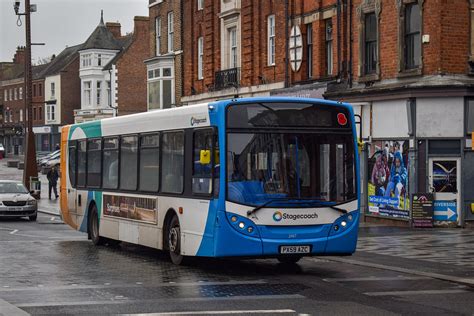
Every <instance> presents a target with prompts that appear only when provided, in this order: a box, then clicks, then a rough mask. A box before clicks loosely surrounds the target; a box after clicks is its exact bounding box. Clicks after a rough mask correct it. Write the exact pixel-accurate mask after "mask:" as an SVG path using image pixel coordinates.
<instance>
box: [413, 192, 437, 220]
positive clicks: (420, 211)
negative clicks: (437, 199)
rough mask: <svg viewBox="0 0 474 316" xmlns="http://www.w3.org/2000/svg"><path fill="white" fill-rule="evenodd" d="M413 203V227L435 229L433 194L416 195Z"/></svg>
mask: <svg viewBox="0 0 474 316" xmlns="http://www.w3.org/2000/svg"><path fill="white" fill-rule="evenodd" d="M411 201H412V205H411V214H412V215H411V216H412V224H413V227H433V215H434V212H433V193H415V194H413V195H412V199H411Z"/></svg>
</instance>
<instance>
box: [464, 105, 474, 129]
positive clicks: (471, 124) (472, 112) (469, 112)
mask: <svg viewBox="0 0 474 316" xmlns="http://www.w3.org/2000/svg"><path fill="white" fill-rule="evenodd" d="M466 118H467V122H466V128H467V130H466V134H472V133H474V99H469V100H468V102H467V109H466Z"/></svg>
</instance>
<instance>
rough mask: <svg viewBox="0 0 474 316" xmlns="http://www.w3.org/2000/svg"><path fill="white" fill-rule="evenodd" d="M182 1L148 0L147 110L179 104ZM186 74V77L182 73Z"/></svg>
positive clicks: (181, 71)
mask: <svg viewBox="0 0 474 316" xmlns="http://www.w3.org/2000/svg"><path fill="white" fill-rule="evenodd" d="M182 2H183V1H181V0H180V1H172V0H149V5H148V8H149V16H150V22H149V31H150V32H149V34H150V37H149V41H148V42H149V43H150V46H149V54H148V58H147V59H146V60H145V64H146V67H147V77H146V78H147V92H148V103H147V107H148V110H155V109H166V108H170V107H174V106H175V105H176V104H180V103H181V97H182V90H183V82H182V80H183V44H182V28H181V27H182V17H183V14H184V12H185V11H183V10H184V8H182ZM184 77H186V76H184Z"/></svg>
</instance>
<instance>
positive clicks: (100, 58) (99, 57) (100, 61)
mask: <svg viewBox="0 0 474 316" xmlns="http://www.w3.org/2000/svg"><path fill="white" fill-rule="evenodd" d="M97 66H102V55H101V54H97Z"/></svg>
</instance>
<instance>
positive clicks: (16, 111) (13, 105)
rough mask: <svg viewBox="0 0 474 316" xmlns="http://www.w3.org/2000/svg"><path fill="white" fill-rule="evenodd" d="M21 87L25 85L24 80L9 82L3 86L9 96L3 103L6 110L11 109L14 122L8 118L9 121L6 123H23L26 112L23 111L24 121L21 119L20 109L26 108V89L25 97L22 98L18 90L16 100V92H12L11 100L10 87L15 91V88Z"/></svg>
mask: <svg viewBox="0 0 474 316" xmlns="http://www.w3.org/2000/svg"><path fill="white" fill-rule="evenodd" d="M20 87H23V82H21V83H15V84H9V85H6V86H4V87H3V89H4V91H5V93H6V94H7V96H8V99H7V101H3V104H4V107H3V110H4V111H6V110H7V109H9V110H10V111H11V113H12V122H11V123H10V120H8V122H5V125H7V126H14V125H18V124H21V125H22V124H23V122H24V120H25V113H24V112H23V122H21V121H20V110H24V108H25V97H26V93H25V89H24V88H23V98H22V99H21V100H20V98H19V94H18V92H17V99H16V100H15V93H14V92H12V100H11V101H10V89H12V91H14V89H15V88H16V89H17V91H18V89H19V88H20Z"/></svg>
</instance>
